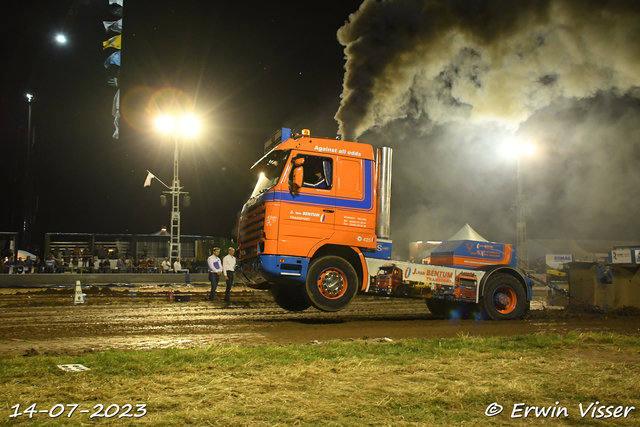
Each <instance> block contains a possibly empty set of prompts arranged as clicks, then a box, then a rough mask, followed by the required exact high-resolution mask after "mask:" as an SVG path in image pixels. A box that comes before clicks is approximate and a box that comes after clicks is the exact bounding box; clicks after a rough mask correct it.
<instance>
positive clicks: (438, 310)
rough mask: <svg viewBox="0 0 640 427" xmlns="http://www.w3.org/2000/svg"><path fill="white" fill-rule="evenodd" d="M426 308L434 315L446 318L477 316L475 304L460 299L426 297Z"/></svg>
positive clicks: (472, 317) (470, 317)
mask: <svg viewBox="0 0 640 427" xmlns="http://www.w3.org/2000/svg"><path fill="white" fill-rule="evenodd" d="M426 301H427V308H428V309H429V311H430V312H431V313H432V314H435V315H436V316H444V317H446V318H447V319H474V318H477V316H478V309H477V307H476V304H474V303H469V302H462V301H450V300H442V299H436V298H427V299H426Z"/></svg>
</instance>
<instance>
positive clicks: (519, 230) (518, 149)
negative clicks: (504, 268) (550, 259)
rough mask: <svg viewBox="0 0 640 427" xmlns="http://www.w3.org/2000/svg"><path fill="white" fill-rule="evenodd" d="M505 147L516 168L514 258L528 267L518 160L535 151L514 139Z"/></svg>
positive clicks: (519, 263) (523, 202)
mask: <svg viewBox="0 0 640 427" xmlns="http://www.w3.org/2000/svg"><path fill="white" fill-rule="evenodd" d="M505 149H506V150H507V151H508V154H509V155H510V156H515V158H516V163H517V168H516V203H515V205H516V259H517V262H518V268H520V269H522V270H528V269H529V248H528V247H527V217H526V216H527V214H526V209H527V199H526V197H525V196H524V192H523V191H522V174H521V172H520V162H521V159H522V157H523V155H531V154H533V152H534V151H535V147H534V146H533V145H532V144H526V145H522V144H520V143H518V142H516V141H512V142H509V143H507V144H506V145H505Z"/></svg>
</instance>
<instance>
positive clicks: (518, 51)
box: [336, 0, 640, 140]
mask: <svg viewBox="0 0 640 427" xmlns="http://www.w3.org/2000/svg"><path fill="white" fill-rule="evenodd" d="M338 40H339V42H340V43H341V44H342V45H344V46H345V55H346V66H345V68H346V73H345V77H344V88H343V92H342V102H341V105H340V108H339V110H338V112H337V114H336V120H337V121H338V123H339V133H340V134H341V135H342V137H343V138H344V139H347V140H353V139H356V138H358V137H359V136H360V135H361V134H362V133H364V132H365V131H367V130H369V129H376V128H382V127H384V126H385V125H387V124H388V123H390V122H392V121H394V120H398V119H405V118H414V119H419V118H424V117H428V119H429V120H430V121H431V122H432V123H436V124H437V123H448V122H472V123H488V122H496V123H499V124H500V125H501V126H504V127H506V128H508V129H511V130H515V129H517V128H518V126H519V125H520V124H521V123H523V122H524V121H526V120H527V119H528V118H529V117H530V116H531V115H532V114H533V113H534V112H535V111H538V110H539V109H541V108H544V107H546V106H548V105H550V104H551V103H552V101H553V100H555V99H559V98H569V99H582V98H590V97H593V96H595V95H596V94H597V93H598V91H603V90H610V89H612V88H615V89H616V90H617V91H619V93H626V92H628V91H629V90H630V89H631V88H633V87H634V86H638V85H639V84H640V49H638V47H639V46H640V2H637V1H601V0H521V1H511V0H439V1H438V0H389V1H376V0H365V1H364V3H362V5H361V6H360V8H359V10H358V11H357V12H355V13H353V14H352V15H351V16H350V17H349V22H347V23H345V25H344V26H343V27H342V28H340V30H339V31H338Z"/></svg>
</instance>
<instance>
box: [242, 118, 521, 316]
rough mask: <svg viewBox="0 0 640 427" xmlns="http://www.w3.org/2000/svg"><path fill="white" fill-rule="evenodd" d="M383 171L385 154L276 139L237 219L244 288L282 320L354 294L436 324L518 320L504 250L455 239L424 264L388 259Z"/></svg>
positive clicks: (338, 305) (340, 304)
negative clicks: (455, 319)
mask: <svg viewBox="0 0 640 427" xmlns="http://www.w3.org/2000/svg"><path fill="white" fill-rule="evenodd" d="M391 163H392V150H391V149H390V148H388V147H382V148H379V149H377V150H376V155H375V156H374V149H373V147H372V146H371V145H369V144H364V143H358V142H350V141H341V140H336V139H330V138H322V137H315V136H311V134H310V132H309V131H307V130H303V131H302V133H300V134H298V133H296V132H295V131H292V130H291V129H288V128H282V129H281V130H279V131H278V132H277V133H276V134H275V135H274V136H273V137H272V138H270V139H269V140H268V141H267V142H266V143H265V154H264V156H263V157H262V158H261V159H260V160H258V162H256V163H255V164H254V166H253V167H252V170H253V171H254V172H255V173H256V175H257V182H256V185H255V188H254V190H253V193H252V195H251V196H250V198H249V200H247V202H246V203H245V205H244V207H243V209H242V213H241V216H240V219H239V225H238V245H239V248H238V249H239V251H238V265H239V268H240V270H241V271H242V273H243V274H244V276H245V279H246V281H247V282H248V284H249V286H252V287H254V288H258V289H270V290H271V292H272V294H273V297H274V301H275V302H276V303H277V304H278V305H279V306H280V307H282V308H284V309H285V310H289V311H301V310H305V309H307V308H309V307H312V306H313V307H315V308H316V309H318V310H321V311H328V312H330V311H338V310H342V309H344V308H345V307H347V306H348V305H349V304H350V303H351V301H352V300H353V298H354V297H355V296H356V295H358V294H361V295H378V296H380V295H384V296H388V297H398V298H422V299H425V300H426V304H427V306H428V308H429V310H430V311H432V312H434V313H436V314H440V315H451V316H456V315H459V314H460V313H465V314H472V315H478V316H483V317H486V318H490V319H496V320H498V319H513V318H517V317H520V316H522V315H523V314H524V313H525V311H526V310H527V309H528V306H529V301H530V299H531V289H530V287H529V286H528V285H527V280H526V279H525V276H524V275H523V274H522V272H521V271H519V270H518V269H517V268H516V267H515V250H514V248H513V246H512V245H505V244H501V243H491V242H476V241H471V240H462V241H456V242H446V243H447V244H446V245H444V246H443V247H442V251H441V252H440V253H433V254H432V264H430V265H424V264H416V263H410V262H403V261H394V260H391V249H392V241H391V240H389V224H390V203H391ZM433 264H436V265H433Z"/></svg>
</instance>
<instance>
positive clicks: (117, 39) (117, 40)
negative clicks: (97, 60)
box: [102, 34, 122, 50]
mask: <svg viewBox="0 0 640 427" xmlns="http://www.w3.org/2000/svg"><path fill="white" fill-rule="evenodd" d="M110 47H115V48H116V49H120V48H121V47H122V34H118V35H117V36H114V37H111V38H110V39H109V40H107V41H104V42H102V50H105V49H108V48H110Z"/></svg>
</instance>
